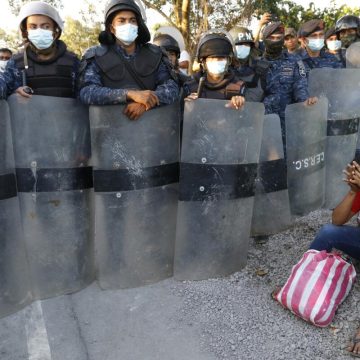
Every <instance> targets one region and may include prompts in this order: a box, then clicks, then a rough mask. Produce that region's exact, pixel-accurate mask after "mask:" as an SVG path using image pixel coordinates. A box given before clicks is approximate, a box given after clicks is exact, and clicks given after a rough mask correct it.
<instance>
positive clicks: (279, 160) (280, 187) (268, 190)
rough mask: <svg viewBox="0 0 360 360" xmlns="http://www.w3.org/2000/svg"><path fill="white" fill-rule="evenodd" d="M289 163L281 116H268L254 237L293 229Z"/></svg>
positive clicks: (254, 218) (259, 170)
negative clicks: (288, 184)
mask: <svg viewBox="0 0 360 360" xmlns="http://www.w3.org/2000/svg"><path fill="white" fill-rule="evenodd" d="M286 174H287V173H286V161H285V159H284V150H283V144H282V137H281V127H280V118H279V116H278V115H275V114H269V115H265V118H264V128H263V136H262V141H261V150H260V159H259V167H258V176H257V179H256V187H255V199H254V211H253V218H252V224H251V235H252V236H259V235H271V234H275V233H278V232H280V231H282V230H284V229H286V228H288V227H289V226H290V225H291V222H292V219H291V213H290V203H289V192H288V187H287V175H286Z"/></svg>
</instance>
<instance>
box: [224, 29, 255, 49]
mask: <svg viewBox="0 0 360 360" xmlns="http://www.w3.org/2000/svg"><path fill="white" fill-rule="evenodd" d="M230 35H231V37H232V38H233V40H234V42H235V45H240V44H251V45H254V44H255V42H254V37H253V35H252V32H251V31H250V30H249V29H247V28H246V27H243V26H234V27H233V28H232V29H231V30H230Z"/></svg>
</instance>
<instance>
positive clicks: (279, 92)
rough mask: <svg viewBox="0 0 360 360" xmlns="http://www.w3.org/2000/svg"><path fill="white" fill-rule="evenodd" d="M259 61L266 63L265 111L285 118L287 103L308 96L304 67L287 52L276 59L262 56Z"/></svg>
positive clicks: (298, 100)
mask: <svg viewBox="0 0 360 360" xmlns="http://www.w3.org/2000/svg"><path fill="white" fill-rule="evenodd" d="M261 61H262V62H265V63H267V64H268V69H267V72H266V75H265V82H263V86H264V88H263V90H264V100H263V102H264V105H265V112H266V114H278V115H279V116H280V118H285V108H286V106H287V105H289V104H292V103H296V102H303V101H305V100H306V99H307V98H308V97H309V92H308V84H307V80H306V74H305V71H304V70H305V69H304V67H301V66H300V67H299V64H298V62H297V61H294V59H293V58H292V57H291V56H290V55H288V54H287V53H283V54H282V55H281V57H280V58H279V59H276V60H269V59H266V58H264V59H263V60H261Z"/></svg>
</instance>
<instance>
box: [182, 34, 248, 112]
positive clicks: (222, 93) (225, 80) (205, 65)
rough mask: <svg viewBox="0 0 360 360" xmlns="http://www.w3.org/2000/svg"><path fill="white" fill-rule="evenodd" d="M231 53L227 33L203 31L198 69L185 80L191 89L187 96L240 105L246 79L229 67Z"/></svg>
mask: <svg viewBox="0 0 360 360" xmlns="http://www.w3.org/2000/svg"><path fill="white" fill-rule="evenodd" d="M233 56H234V49H233V44H232V42H231V38H230V36H228V35H226V34H225V33H224V32H222V31H217V30H214V31H210V32H207V33H205V34H204V35H203V36H202V38H201V39H200V41H199V44H198V47H197V51H196V59H197V61H198V62H199V63H200V71H199V72H198V73H197V74H195V75H194V77H193V80H192V81H190V82H189V83H187V84H185V85H186V86H187V87H188V91H189V92H190V95H189V97H188V99H189V100H191V99H192V100H195V99H197V98H198V97H201V98H208V99H223V100H230V102H229V103H228V106H229V107H232V108H235V109H240V108H241V107H242V106H243V105H244V103H245V97H244V93H245V83H244V81H242V80H240V79H239V78H238V77H237V76H236V74H235V73H234V71H233V70H232V69H231V66H230V65H231V61H232V58H233Z"/></svg>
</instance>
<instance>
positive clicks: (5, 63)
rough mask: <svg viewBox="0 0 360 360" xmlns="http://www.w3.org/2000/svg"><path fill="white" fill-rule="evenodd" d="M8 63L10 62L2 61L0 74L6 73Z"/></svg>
mask: <svg viewBox="0 0 360 360" xmlns="http://www.w3.org/2000/svg"><path fill="white" fill-rule="evenodd" d="M8 62H9V60H0V73H1V72H4V71H5V68H6V65H7V63H8Z"/></svg>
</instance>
